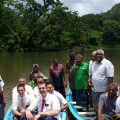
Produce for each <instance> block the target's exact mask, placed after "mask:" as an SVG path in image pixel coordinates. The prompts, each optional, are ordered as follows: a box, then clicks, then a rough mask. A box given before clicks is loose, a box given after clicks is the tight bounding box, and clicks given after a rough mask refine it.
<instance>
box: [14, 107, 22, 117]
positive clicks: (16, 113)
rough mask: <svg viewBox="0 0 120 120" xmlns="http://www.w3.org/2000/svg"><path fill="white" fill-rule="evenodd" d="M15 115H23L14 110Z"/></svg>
mask: <svg viewBox="0 0 120 120" xmlns="http://www.w3.org/2000/svg"><path fill="white" fill-rule="evenodd" d="M13 113H14V114H15V115H17V116H21V113H20V112H18V111H17V110H14V109H13Z"/></svg>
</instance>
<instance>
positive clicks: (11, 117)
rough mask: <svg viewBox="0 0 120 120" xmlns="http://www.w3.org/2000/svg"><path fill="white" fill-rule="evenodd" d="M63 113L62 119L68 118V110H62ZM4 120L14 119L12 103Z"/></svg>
mask: <svg viewBox="0 0 120 120" xmlns="http://www.w3.org/2000/svg"><path fill="white" fill-rule="evenodd" d="M60 114H61V118H62V119H61V120H66V111H65V110H63V111H61V112H60ZM4 120H13V112H12V105H10V107H9V108H8V110H7V112H6V114H5V117H4Z"/></svg>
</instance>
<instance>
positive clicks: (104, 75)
mask: <svg viewBox="0 0 120 120" xmlns="http://www.w3.org/2000/svg"><path fill="white" fill-rule="evenodd" d="M89 75H90V76H92V83H93V87H92V91H94V92H105V91H106V88H107V85H108V77H114V66H113V64H112V63H111V62H110V61H109V60H107V59H105V58H103V60H102V61H101V62H100V63H98V62H97V61H95V62H93V63H92V65H91V68H90V71H89Z"/></svg>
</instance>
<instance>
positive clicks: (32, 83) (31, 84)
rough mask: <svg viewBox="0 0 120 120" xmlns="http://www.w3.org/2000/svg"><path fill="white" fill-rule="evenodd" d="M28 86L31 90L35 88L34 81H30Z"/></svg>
mask: <svg viewBox="0 0 120 120" xmlns="http://www.w3.org/2000/svg"><path fill="white" fill-rule="evenodd" d="M28 84H29V85H30V86H31V87H32V88H33V89H34V88H35V87H36V86H37V83H36V82H35V81H34V80H31V81H30V82H29V83H28Z"/></svg>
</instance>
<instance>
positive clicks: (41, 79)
mask: <svg viewBox="0 0 120 120" xmlns="http://www.w3.org/2000/svg"><path fill="white" fill-rule="evenodd" d="M43 82H44V80H43V76H38V77H37V86H36V87H35V88H34V95H35V97H38V96H40V92H39V88H38V85H40V84H41V83H43Z"/></svg>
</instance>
